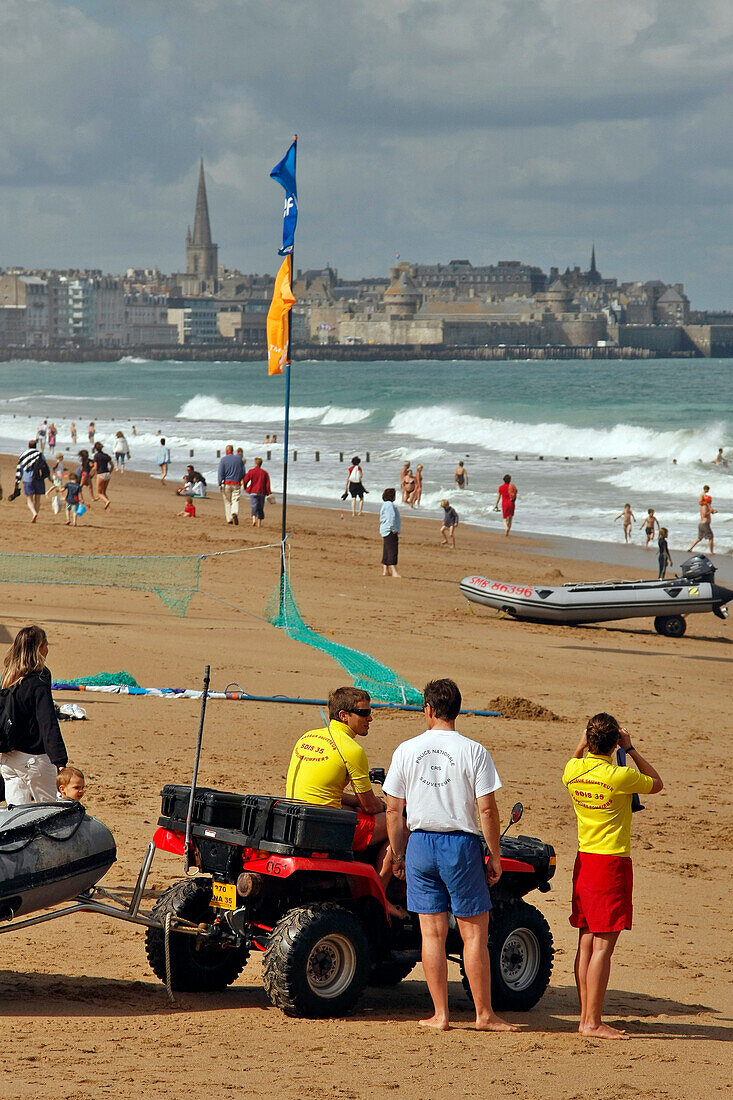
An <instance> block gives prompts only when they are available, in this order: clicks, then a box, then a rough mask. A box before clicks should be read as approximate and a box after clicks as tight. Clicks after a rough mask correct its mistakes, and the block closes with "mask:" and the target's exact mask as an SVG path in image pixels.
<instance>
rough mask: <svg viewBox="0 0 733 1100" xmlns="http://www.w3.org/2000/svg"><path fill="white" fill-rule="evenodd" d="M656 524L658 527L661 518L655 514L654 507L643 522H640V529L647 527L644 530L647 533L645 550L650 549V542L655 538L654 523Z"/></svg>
mask: <svg viewBox="0 0 733 1100" xmlns="http://www.w3.org/2000/svg"><path fill="white" fill-rule="evenodd" d="M655 524H656V525H657V527H659V520H658V519H657V517H656V516H655V515H654V509H653V508H650V509H649V511H648V513H647V517H646V519H644V520H642V521H641V523H640V524H639V530H641V528H642V527H643V528H644V529H645V530H644V534H645V535H646V542H645V543H644V549H645V550H648V549H649V543H650V542H651V541H652V539H653V538H654V525H655Z"/></svg>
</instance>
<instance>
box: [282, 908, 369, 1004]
mask: <svg viewBox="0 0 733 1100" xmlns="http://www.w3.org/2000/svg"><path fill="white" fill-rule="evenodd" d="M262 977H263V980H264V985H265V991H266V993H267V996H268V997H269V998H270V1000H271V1001H272V1003H273V1004H274V1005H275V1006H276V1008H279V1009H281V1010H282V1011H283V1012H284V1013H285V1015H286V1016H305V1017H307V1018H309V1019H318V1018H320V1017H324V1016H342V1015H343V1014H344V1013H346V1012H348V1011H349V1009H350V1008H353V1006H354V1005H355V1004H356V1002H357V1000H358V999H359V997H360V996H361V994H362V992H363V991H364V987H365V986H366V984H367V980H368V978H369V943H368V941H367V937H366V932H365V931H364V928H363V925H362V923H361V921H360V920H359V919H358V918H357V917H355V916H354V914H353V913H351V912H350V911H349V910H348V909H344V908H343V907H342V906H340V905H335V904H334V903H331V902H329V903H325V904H323V905H309V906H304V907H302V908H298V909H291V910H290V911H289V912H288V913H286V914H285V916H284V917H282V918H281V919H280V920H279V921H278V922H277V924H276V925H275V927H274V928H273V930H272V933H271V934H270V943H269V946H268V948H267V951H266V952H265V957H264V961H263V966H262Z"/></svg>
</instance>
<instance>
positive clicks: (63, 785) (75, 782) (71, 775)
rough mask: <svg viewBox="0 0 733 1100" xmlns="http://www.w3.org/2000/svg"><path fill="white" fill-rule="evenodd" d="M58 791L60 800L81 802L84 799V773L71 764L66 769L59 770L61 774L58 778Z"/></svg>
mask: <svg viewBox="0 0 733 1100" xmlns="http://www.w3.org/2000/svg"><path fill="white" fill-rule="evenodd" d="M56 789H57V791H58V792H59V798H60V799H71V801H73V802H81V800H82V798H83V797H84V772H82V771H80V770H79V768H75V767H73V766H72V765H71V764H67V765H66V767H65V768H59V774H58V775H57V776H56Z"/></svg>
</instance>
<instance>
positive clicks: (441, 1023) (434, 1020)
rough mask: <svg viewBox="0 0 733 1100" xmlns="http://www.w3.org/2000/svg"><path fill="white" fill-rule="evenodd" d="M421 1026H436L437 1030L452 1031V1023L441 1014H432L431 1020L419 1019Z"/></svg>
mask: <svg viewBox="0 0 733 1100" xmlns="http://www.w3.org/2000/svg"><path fill="white" fill-rule="evenodd" d="M417 1022H418V1023H419V1025H420V1027H434V1028H435V1029H436V1031H450V1024H449V1023H448V1021H447V1020H444V1019H443V1018H442V1017H441V1016H431V1017H430V1019H429V1020H418V1021H417Z"/></svg>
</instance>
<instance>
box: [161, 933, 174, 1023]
mask: <svg viewBox="0 0 733 1100" xmlns="http://www.w3.org/2000/svg"><path fill="white" fill-rule="evenodd" d="M163 944H164V947H165V991H166V993H167V994H168V1000H169V1002H170V1004H172V1005H175V1003H176V998H175V996H174V994H173V985H172V983H171V914H170V913H166V915H165V924H164V925H163Z"/></svg>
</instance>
